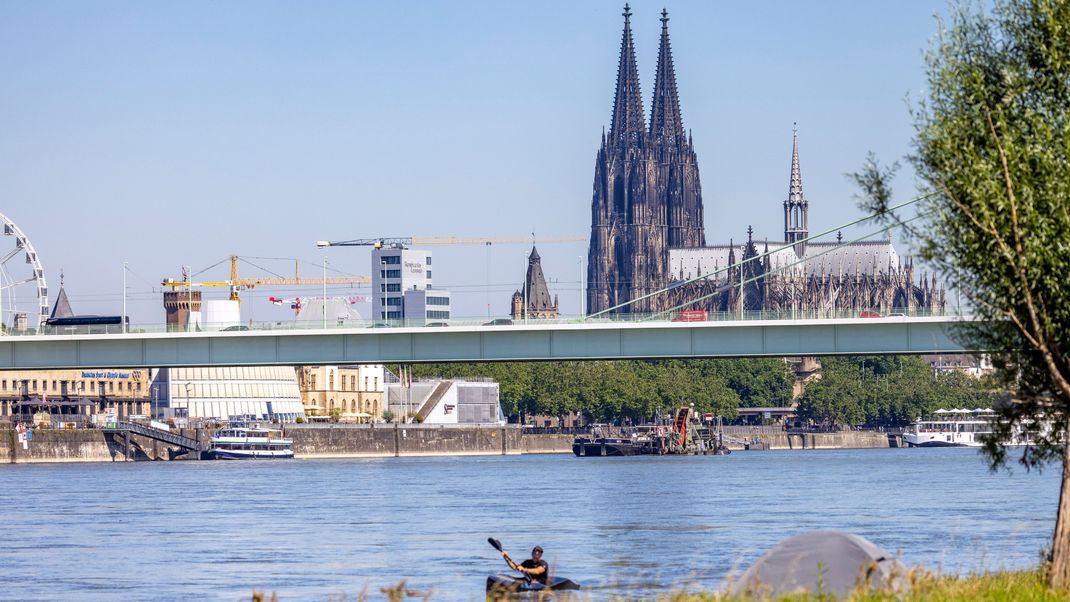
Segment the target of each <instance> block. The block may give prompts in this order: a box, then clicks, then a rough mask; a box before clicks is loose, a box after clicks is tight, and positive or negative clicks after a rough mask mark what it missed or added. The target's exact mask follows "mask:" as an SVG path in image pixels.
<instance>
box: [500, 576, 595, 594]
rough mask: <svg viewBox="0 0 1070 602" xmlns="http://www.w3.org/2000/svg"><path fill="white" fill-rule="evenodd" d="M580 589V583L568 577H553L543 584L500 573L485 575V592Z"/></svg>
mask: <svg viewBox="0 0 1070 602" xmlns="http://www.w3.org/2000/svg"><path fill="white" fill-rule="evenodd" d="M575 589H580V584H579V583H576V582H575V581H573V580H571V579H569V578H568V577H554V578H552V579H550V583H548V584H546V585H543V584H541V583H539V582H537V581H528V580H527V579H524V578H523V577H517V576H515V575H509V574H506V573H501V574H498V575H491V576H490V577H487V593H488V594H490V593H523V592H541V591H564V590H575Z"/></svg>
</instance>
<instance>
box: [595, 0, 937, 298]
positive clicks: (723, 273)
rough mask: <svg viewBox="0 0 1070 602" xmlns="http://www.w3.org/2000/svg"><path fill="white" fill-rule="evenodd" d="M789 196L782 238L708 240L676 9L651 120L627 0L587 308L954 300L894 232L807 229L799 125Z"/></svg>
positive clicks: (600, 159) (602, 158)
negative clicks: (676, 55) (676, 42)
mask: <svg viewBox="0 0 1070 602" xmlns="http://www.w3.org/2000/svg"><path fill="white" fill-rule="evenodd" d="M783 204H784V235H783V238H782V239H780V240H768V239H762V240H759V239H756V238H755V237H754V235H753V232H752V231H751V229H750V228H748V231H747V236H746V239H745V242H742V243H740V244H736V243H734V242H729V244H720V245H712V246H707V245H706V236H705V232H704V225H703V210H702V186H701V184H700V182H699V170H698V160H697V158H696V156H695V149H694V145H693V144H692V138H691V134H690V132H687V131H686V130H685V129H684V124H683V118H682V115H681V111H680V100H679V96H678V94H677V89H676V73H675V68H674V66H673V60H672V49H671V47H670V44H669V17H668V14H667V12H666V11H664V10H663V11H662V13H661V43H660V47H659V49H658V64H657V69H656V71H655V78H654V97H653V103H652V105H651V109H650V124H649V127H648V126H647V123H646V116H645V112H644V107H643V99H642V91H641V89H640V85H639V69H638V66H637V64H636V60H635V47H634V45H633V42H632V30H631V10H630V9H629V7H628V5H625V7H624V33H623V35H622V37H621V44H620V61H619V65H618V67H617V87H616V93H615V96H614V99H613V115H612V121H611V123H610V126H609V132H608V134H607V133H606V132H604V131H603V134H602V144H601V147H600V148H599V149H598V155H597V157H596V159H595V176H594V195H593V199H592V202H591V243H590V249H589V251H588V272H587V281H588V285H587V307H588V312H589V313H595V312H600V311H605V310H610V309H613V308H617V309H613V311H617V312H622V313H648V312H658V311H666V310H669V309H676V308H681V309H706V310H708V311H713V312H733V311H739V310H746V311H760V310H767V311H799V312H803V313H804V315H806V314H809V315H822V314H824V315H830V314H832V313H833V312H862V311H876V312H881V313H882V314H887V313H894V312H900V311H902V312H916V311H918V310H923V311H930V310H931V311H943V310H944V309H946V300H945V293H944V290H943V289H942V288H941V287H940V286H939V284H937V282H936V279H935V277H933V278H931V279H930V278H928V277H926V276H921V277H920V278H917V279H916V278H915V273H914V265H913V261H911V260H907V261H904V260H902V259H901V258H900V257H899V255H898V254H897V253H896V250H895V248H894V247H893V245H892V241H891V240H890V239H883V240H874V241H861V242H842V239H840V238H839V237H837V241H836V242H821V243H818V242H813V241H806V240H805V239H806V238H807V237H808V236H809V221H808V213H809V203H808V202H807V200H806V198H805V196H804V195H803V188H802V172H801V169H800V165H799V144H798V134H797V132H796V133H795V134H794V135H793V141H792V152H791V175H790V181H789V186H788V195H787V198H786V199H785V200H784V203H783ZM770 250H773V253H770V254H768V255H765V256H764V257H762V258H761V259H758V260H752V259H753V258H756V257H758V256H759V255H762V254H765V253H768V252H769V251H770ZM748 260H751V261H748ZM740 264H741V266H742V267H741V268H740V267H737V268H735V269H732V266H737V265H740ZM702 276H707V277H705V278H701V279H699V278H700V277H702ZM741 282H742V285H740V283H741ZM632 300H636V301H635V302H633V303H628V302H629V301H632ZM625 303H628V305H624V306H623V307H619V308H618V307H617V306H620V305H622V304H625Z"/></svg>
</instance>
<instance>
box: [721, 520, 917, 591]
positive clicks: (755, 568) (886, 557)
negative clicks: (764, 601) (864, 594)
mask: <svg viewBox="0 0 1070 602" xmlns="http://www.w3.org/2000/svg"><path fill="white" fill-rule="evenodd" d="M905 572H906V570H905V569H904V567H903V565H902V564H901V563H900V562H899V561H898V560H896V559H895V557H894V556H892V555H891V554H889V553H888V552H886V551H884V550H883V549H882V548H880V547H879V546H877V545H876V544H874V543H873V542H871V541H869V540H868V539H866V538H865V537H861V536H858V535H853V534H851V533H844V532H842V531H812V532H810V533H803V534H802V535H796V536H794V537H790V538H788V539H785V540H784V541H782V542H780V543H779V544H777V546H776V547H775V548H773V549H772V550H769V551H768V552H766V553H765V554H764V555H763V556H762V557H761V558H759V559H758V560H757V561H755V562H754V564H753V565H751V567H750V568H749V569H747V571H746V572H745V573H743V576H742V577H740V578H739V580H737V581H734V582H732V583H731V584H730V586H729V590H730V592H731V593H733V594H736V595H740V594H751V595H755V594H756V595H759V596H773V597H775V596H780V595H783V594H791V593H803V592H809V593H811V594H818V593H826V594H834V595H836V596H837V597H839V598H844V597H846V596H847V595H848V594H850V593H851V592H852V591H853V590H854V589H855V588H857V587H858V586H859V585H861V584H863V583H864V582H865V581H866V580H867V578H868V580H869V587H870V588H871V589H874V590H876V589H893V590H900V589H905V588H906V585H907V580H906V579H905Z"/></svg>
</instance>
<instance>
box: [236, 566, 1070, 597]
mask: <svg viewBox="0 0 1070 602" xmlns="http://www.w3.org/2000/svg"><path fill="white" fill-rule="evenodd" d="M908 581H909V582H910V591H908V592H901V593H889V592H856V593H854V594H852V595H850V596H848V597H847V598H844V599H842V600H839V599H837V598H836V597H835V596H833V595H830V594H826V595H823V596H821V595H816V596H815V595H790V596H781V597H778V598H761V597H753V596H728V595H725V594H722V593H718V592H698V593H675V594H667V595H665V596H659V597H658V600H659V602H974V601H980V602H1067V601H1070V593H1062V592H1053V591H1051V590H1049V589H1048V586H1047V584H1046V583H1045V581H1044V575H1043V574H1042V573H1041V571H1039V570H1032V571H1015V572H999V573H988V574H984V575H969V576H965V577H959V576H955V575H951V576H937V575H934V574H931V573H927V572H923V571H917V570H915V571H911V572H910V574H909V575H908ZM380 592H381V593H382V594H384V595H383V597H382V599H385V600H387V601H389V602H403V601H404V600H434V598H435V596H434V593H433V592H418V591H412V590H409V589H408V588H407V587H406V586H405V582H404V581H402V582H401V583H400V584H398V586H396V587H384V588H381V589H380ZM376 598H378V597H376ZM330 599H331V600H354V601H356V602H365V601H366V600H368V599H369V596H368V592H367V588H365V591H363V592H361V593H360V594H358V595H357V596H355V597H349V596H345V595H344V594H343V595H342V596H341V597H333V596H332V597H331V598H330ZM538 599H540V600H541V599H543V598H538ZM554 599H556V598H555V597H553V596H546V598H545V600H548V601H549V600H554ZM562 599H565V600H571V601H574V602H583V601H584V600H586V599H588V598H587V597H586V596H585V595H584V593H583V592H582V591H580V592H575V593H574V594H573V595H570V596H567V597H564V598H562ZM614 599H615V600H617V601H619V602H625V601H628V600H632V599H633V598H630V597H629V596H628V595H627V594H626V593H624V594H622V595H620V596H618V597H616V598H614ZM278 600H279V598H278V597H277V596H276V594H275V593H270V594H266V593H263V592H254V593H253V595H252V602H278Z"/></svg>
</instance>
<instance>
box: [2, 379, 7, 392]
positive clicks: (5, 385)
mask: <svg viewBox="0 0 1070 602" xmlns="http://www.w3.org/2000/svg"><path fill="white" fill-rule="evenodd" d="M3 382H4V390H5V391H7V380H6V379H5V380H4V381H3Z"/></svg>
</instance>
